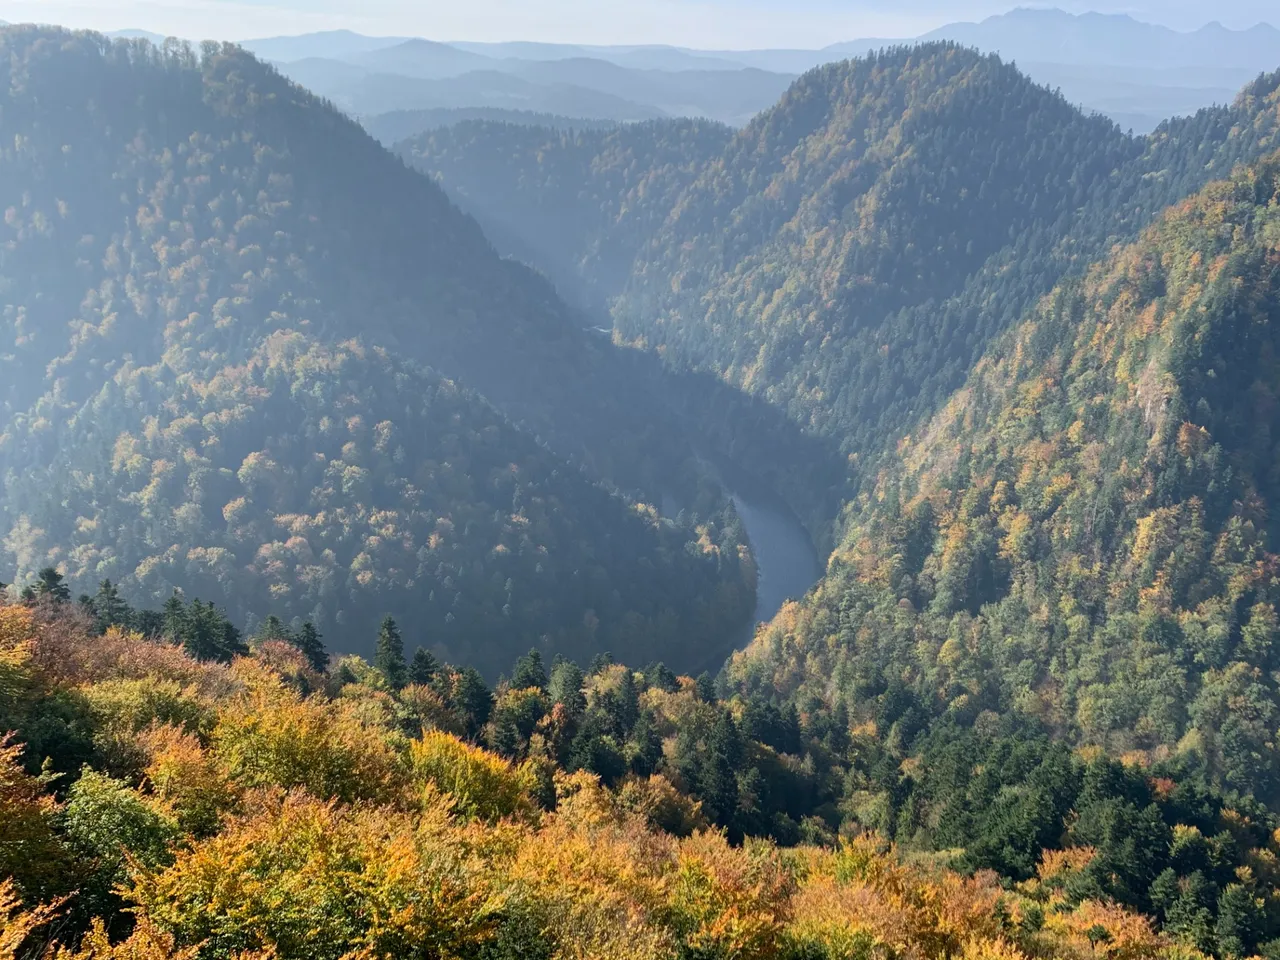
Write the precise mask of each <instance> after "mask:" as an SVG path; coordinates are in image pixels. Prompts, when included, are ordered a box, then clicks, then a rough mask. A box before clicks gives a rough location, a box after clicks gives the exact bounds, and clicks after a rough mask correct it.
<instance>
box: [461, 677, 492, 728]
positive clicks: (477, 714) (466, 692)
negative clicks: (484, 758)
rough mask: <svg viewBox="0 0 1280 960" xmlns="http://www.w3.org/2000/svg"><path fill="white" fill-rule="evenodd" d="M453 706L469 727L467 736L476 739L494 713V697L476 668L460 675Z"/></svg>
mask: <svg viewBox="0 0 1280 960" xmlns="http://www.w3.org/2000/svg"><path fill="white" fill-rule="evenodd" d="M453 706H454V708H455V709H456V710H457V711H458V713H460V714H461V715H462V718H463V721H464V723H465V724H466V726H467V736H469V737H472V738H474V737H476V736H477V735H478V734H479V733H480V729H481V728H482V727H483V726H484V725H485V724H486V723H488V722H489V714H490V713H492V712H493V695H492V694H491V693H489V688H488V686H486V685H485V682H484V678H483V677H482V676H480V672H479V671H478V670H476V668H475V667H467V669H465V670H463V671H462V673H460V674H458V681H457V684H456V685H455V686H454V689H453Z"/></svg>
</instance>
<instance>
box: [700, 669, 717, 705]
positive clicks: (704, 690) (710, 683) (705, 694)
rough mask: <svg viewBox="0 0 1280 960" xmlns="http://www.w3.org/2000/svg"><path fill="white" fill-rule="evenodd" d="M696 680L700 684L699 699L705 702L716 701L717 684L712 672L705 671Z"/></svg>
mask: <svg viewBox="0 0 1280 960" xmlns="http://www.w3.org/2000/svg"><path fill="white" fill-rule="evenodd" d="M695 682H696V683H697V685H698V699H699V700H701V701H702V702H703V703H715V702H716V684H715V681H714V680H712V679H711V674H709V673H707V672H706V671H703V673H702V674H701V675H699V677H698V679H697V681H695Z"/></svg>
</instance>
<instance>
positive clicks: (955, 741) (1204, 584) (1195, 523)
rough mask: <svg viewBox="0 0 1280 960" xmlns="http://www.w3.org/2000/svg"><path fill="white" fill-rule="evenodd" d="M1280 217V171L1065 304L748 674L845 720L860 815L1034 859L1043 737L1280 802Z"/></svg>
mask: <svg viewBox="0 0 1280 960" xmlns="http://www.w3.org/2000/svg"><path fill="white" fill-rule="evenodd" d="M1277 210H1280V159H1271V160H1268V161H1265V162H1263V163H1261V164H1260V165H1257V166H1254V167H1246V168H1242V169H1241V170H1240V171H1239V172H1238V173H1237V174H1235V175H1234V176H1233V177H1232V178H1231V179H1230V180H1229V181H1225V182H1222V183H1218V184H1215V185H1213V186H1211V187H1209V188H1207V189H1206V190H1205V191H1204V192H1203V193H1201V194H1199V195H1198V196H1197V197H1195V198H1194V199H1192V200H1190V201H1187V202H1185V203H1183V204H1181V205H1179V206H1178V207H1177V208H1175V209H1174V210H1173V211H1171V212H1170V213H1169V214H1168V215H1166V216H1165V217H1164V218H1162V219H1161V220H1160V222H1159V223H1158V224H1156V225H1155V226H1153V227H1152V228H1150V229H1149V230H1148V231H1147V232H1146V233H1145V234H1144V235H1143V237H1142V239H1141V240H1140V241H1139V242H1137V243H1136V244H1134V245H1131V246H1129V247H1126V248H1123V249H1121V250H1120V251H1118V252H1117V253H1116V254H1115V255H1114V256H1113V257H1111V258H1110V259H1108V260H1107V261H1106V262H1104V263H1102V264H1100V265H1098V266H1097V267H1095V268H1094V269H1092V270H1091V271H1090V272H1089V273H1088V275H1087V276H1086V277H1085V278H1083V279H1081V280H1078V281H1073V282H1070V283H1067V284H1065V285H1063V286H1062V287H1060V288H1059V289H1058V290H1056V291H1055V292H1054V293H1053V294H1052V295H1051V296H1049V297H1047V298H1046V299H1045V300H1044V301H1043V302H1042V303H1041V305H1040V306H1039V307H1038V308H1037V309H1036V310H1035V311H1034V313H1033V314H1032V315H1031V316H1030V317H1029V318H1028V319H1027V320H1026V321H1025V322H1024V323H1023V324H1022V325H1020V326H1019V327H1018V328H1016V329H1015V330H1014V331H1013V332H1012V333H1010V334H1009V335H1007V336H1006V337H1005V338H1004V339H1002V340H1001V341H1000V342H999V343H998V344H997V345H995V346H994V347H993V348H992V350H991V353H990V355H989V356H988V357H987V358H986V359H985V360H984V361H983V362H982V363H981V364H980V365H979V366H978V368H977V369H976V370H975V371H974V373H973V375H972V376H971V377H970V379H969V382H968V384H967V385H966V386H965V388H964V389H963V390H962V391H961V392H960V393H958V394H957V395H956V396H955V397H954V398H953V399H952V400H951V402H950V403H949V404H948V405H947V406H946V408H945V409H944V410H943V411H942V412H940V413H939V414H938V415H937V416H936V417H934V418H933V419H932V420H931V421H929V422H928V423H927V424H926V425H924V426H923V427H922V428H921V429H920V430H919V431H917V432H916V433H915V434H914V435H913V436H912V437H910V438H908V439H907V440H906V441H905V442H904V443H903V445H902V447H901V449H900V451H899V457H898V459H897V461H896V463H895V464H894V465H892V466H889V467H886V469H885V470H884V471H883V472H882V473H881V474H880V476H879V477H878V478H877V480H876V482H875V484H874V486H873V487H871V488H870V489H868V490H866V491H865V492H864V493H863V495H862V496H861V497H860V498H859V500H858V501H857V502H856V503H855V504H852V505H851V506H850V508H849V516H848V517H847V524H848V526H847V537H846V540H845V544H844V546H843V547H842V548H841V549H840V550H839V551H838V552H837V554H836V556H835V557H834V558H833V562H832V565H831V568H830V573H829V576H828V578H827V579H826V581H824V583H823V584H822V585H821V587H820V588H819V590H818V591H817V592H816V594H815V595H813V596H812V597H811V598H810V599H809V600H807V601H806V602H804V603H803V604H799V605H795V606H793V607H792V608H791V609H789V610H787V611H785V612H784V614H783V615H782V616H780V617H779V618H778V620H777V621H776V622H775V623H774V624H772V625H771V626H770V627H769V628H768V629H767V630H765V631H764V632H762V633H761V634H760V635H759V636H758V637H757V639H756V641H755V643H754V644H753V645H752V647H751V648H749V649H748V650H747V651H746V652H745V653H743V654H740V655H738V656H736V657H735V658H734V660H733V661H732V664H731V667H730V671H729V672H730V676H731V678H732V680H733V682H734V684H735V685H736V686H737V687H739V688H740V689H742V690H744V691H760V692H762V693H764V694H766V695H768V696H779V695H780V696H782V697H783V699H784V700H787V701H791V702H795V703H797V704H799V705H800V706H801V710H802V711H805V710H809V709H812V710H827V711H834V712H835V714H838V715H839V716H841V717H847V718H848V720H849V724H850V725H852V727H853V728H855V730H856V731H857V733H856V734H855V741H857V742H856V743H855V745H854V747H853V752H852V754H851V757H852V758H853V766H852V767H851V768H850V772H849V781H848V790H849V796H850V806H849V807H848V812H849V814H850V815H851V816H852V817H854V819H856V820H859V821H860V822H864V823H876V824H877V825H879V826H881V827H890V828H891V829H892V830H893V831H895V832H896V833H898V835H899V836H901V837H916V838H917V840H918V841H919V842H922V843H927V844H933V843H939V844H941V845H944V846H946V845H961V844H962V845H965V846H970V849H971V850H972V846H971V844H972V843H973V842H974V841H975V840H977V839H979V838H982V837H984V835H985V839H984V842H986V843H987V844H988V847H987V853H986V856H987V857H989V858H990V860H989V862H992V863H995V864H1000V865H1007V864H1008V863H1010V862H1016V861H1017V860H1018V859H1019V858H1022V863H1023V867H1022V869H1028V867H1027V863H1028V861H1027V860H1026V859H1025V857H1026V856H1028V853H1027V850H1028V849H1029V848H1035V846H1036V844H1037V843H1039V844H1042V843H1043V840H1044V838H1045V836H1057V835H1058V834H1059V833H1060V831H1061V829H1062V820H1061V816H1060V811H1061V810H1062V809H1065V808H1062V807H1060V806H1058V804H1059V803H1060V802H1061V796H1062V794H1061V791H1062V790H1063V789H1064V788H1063V787H1062V786H1061V784H1062V783H1063V781H1062V780H1061V779H1058V780H1057V782H1054V780H1053V778H1054V777H1058V776H1059V775H1058V774H1052V775H1051V774H1050V770H1049V769H1047V768H1043V767H1042V774H1036V775H1035V776H1034V777H1033V778H1032V783H1033V784H1034V786H1032V787H1030V788H1028V789H1029V792H1027V791H1023V792H1021V793H1009V794H1002V793H1001V788H1002V787H1003V789H1005V790H1011V789H1013V786H1014V784H1015V783H1019V782H1023V780H1024V778H1025V777H1027V776H1028V775H1029V773H1030V771H1032V770H1035V769H1036V768H1037V767H1041V766H1042V763H1045V762H1048V761H1046V760H1045V757H1046V753H1045V751H1046V749H1048V747H1047V740H1045V741H1044V742H1042V743H1041V744H1040V745H1039V746H1034V744H1035V743H1036V742H1037V741H1038V740H1040V739H1041V738H1052V739H1053V740H1056V741H1060V742H1062V743H1065V744H1067V745H1074V746H1080V747H1087V748H1091V749H1095V750H1102V751H1105V753H1106V754H1108V755H1111V756H1122V757H1126V758H1128V759H1129V760H1130V761H1135V762H1141V763H1142V764H1143V765H1144V766H1146V767H1147V768H1148V769H1154V771H1155V773H1154V775H1155V776H1157V777H1158V776H1160V775H1161V774H1160V771H1162V770H1163V771H1166V772H1167V773H1168V775H1169V776H1172V777H1176V778H1178V779H1183V778H1191V779H1194V780H1195V781H1196V782H1199V783H1201V784H1202V785H1203V789H1214V790H1218V791H1221V792H1223V793H1224V794H1229V795H1233V796H1237V797H1240V798H1247V800H1248V802H1259V803H1262V804H1265V805H1267V806H1268V807H1269V808H1271V809H1275V804H1276V803H1277V801H1280V752H1278V750H1277V745H1276V741H1275V728H1276V719H1275V709H1276V707H1275V705H1276V702H1277V699H1278V697H1277V691H1276V688H1275V686H1274V684H1275V669H1276V663H1275V657H1276V649H1277V648H1276V642H1277V640H1280V620H1278V619H1277V613H1276V610H1277V602H1278V601H1280V597H1278V596H1277V587H1278V585H1280V561H1278V560H1277V553H1276V551H1277V547H1278V546H1280V538H1278V536H1277V534H1278V533H1280V531H1278V530H1277V527H1276V523H1275V504H1276V501H1277V497H1280V446H1277V438H1276V436H1275V424H1276V398H1277V396H1278V395H1280V364H1278V362H1277V360H1278V358H1280V340H1278V339H1277V331H1280V323H1278V322H1277V321H1278V320H1280V314H1278V313H1277V309H1278V305H1280V286H1278V285H1277V284H1278V283H1280V220H1278V219H1277ZM1010 737H1012V738H1013V740H1012V741H1010V740H1005V746H1004V747H1002V748H1000V750H1003V751H1004V759H1002V760H1000V761H999V762H1000V763H1001V764H1010V763H1012V764H1014V766H1013V767H1008V766H1006V767H1005V769H1004V770H1003V772H1000V773H996V774H994V779H993V780H992V781H990V782H988V783H986V785H982V784H983V781H982V780H981V778H980V779H979V780H977V781H974V780H973V779H972V777H973V775H974V774H976V773H977V772H978V771H979V770H981V769H983V768H984V767H986V766H987V764H989V763H991V762H995V760H996V757H998V756H999V755H1000V750H996V752H995V753H994V754H993V753H992V752H991V751H993V750H995V747H994V746H993V744H996V743H999V742H1000V741H1001V740H1002V738H1010ZM1010 743H1019V744H1021V746H1019V747H1017V748H1016V749H1017V750H1019V751H1021V757H1020V758H1019V759H1016V760H1015V759H1014V758H1013V757H1011V756H1010V755H1009V751H1010V750H1013V749H1015V748H1014V747H1011V746H1009V744H1010ZM1049 753H1050V755H1051V754H1052V750H1050V751H1049ZM984 756H985V757H986V759H984ZM1054 762H1058V761H1054ZM1018 771H1021V772H1018ZM1042 775H1043V777H1047V778H1049V779H1041V777H1042ZM1002 778H1007V779H1002ZM978 790H982V791H994V792H986V793H981V792H975V791H978ZM1000 797H1003V798H1004V799H1003V800H1001V802H1000V803H998V804H997V806H996V808H995V809H994V811H992V810H991V809H990V808H989V807H984V803H988V804H989V803H990V802H991V801H992V800H994V799H997V798H1000ZM1137 799H1138V798H1137V797H1135V798H1134V802H1137ZM1069 806H1070V805H1068V808H1069ZM1141 806H1142V804H1141V803H1139V804H1138V809H1141ZM1135 822H1136V821H1135ZM1095 827H1096V829H1099V830H1101V829H1102V827H1101V826H1099V825H1095ZM1095 827H1090V828H1089V829H1090V830H1093V829H1095ZM1072 829H1073V832H1078V833H1081V834H1082V836H1083V837H1087V836H1089V834H1087V833H1084V832H1083V828H1080V830H1078V831H1077V830H1076V828H1072ZM1136 829H1137V828H1136V827H1135V826H1134V825H1133V824H1129V825H1128V826H1124V825H1121V824H1119V822H1118V821H1117V822H1116V823H1113V824H1112V825H1111V826H1110V827H1107V828H1106V830H1110V831H1111V833H1110V834H1106V831H1104V832H1103V833H1098V834H1094V835H1095V836H1096V837H1097V838H1098V842H1099V843H1100V844H1101V843H1103V842H1104V841H1103V839H1102V838H1103V836H1104V834H1105V835H1106V836H1109V837H1110V838H1111V839H1109V840H1106V841H1105V842H1106V843H1108V844H1109V843H1112V842H1120V841H1121V840H1123V839H1124V838H1125V836H1126V834H1127V833H1128V831H1130V830H1136ZM1174 839H1175V841H1176V840H1177V837H1176V836H1175V838H1174ZM1084 842H1086V843H1092V842H1093V841H1091V840H1085V841H1084ZM1002 844H1003V845H1004V846H1003V849H1002V847H1001V845H1002ZM1019 846H1021V847H1022V853H1021V854H1018V853H1017V850H1018V848H1019ZM980 862H981V861H980ZM1031 862H1033V861H1031ZM1158 874H1159V868H1158V867H1157V868H1156V869H1155V870H1148V872H1147V873H1146V874H1145V875H1144V877H1145V878H1144V879H1142V880H1141V883H1139V882H1138V879H1137V878H1131V879H1130V881H1129V882H1131V883H1133V884H1134V889H1133V890H1132V891H1131V893H1130V894H1129V896H1130V897H1131V898H1132V899H1131V901H1130V902H1135V903H1138V904H1143V903H1147V902H1150V903H1151V904H1155V903H1156V902H1157V899H1158V896H1157V895H1158V893H1159V891H1157V890H1156V889H1155V888H1154V887H1151V886H1149V885H1150V884H1153V883H1154V881H1155V879H1156V877H1157V876H1158ZM1161 895H1163V894H1161ZM1144 898H1147V899H1144ZM1253 946H1256V944H1251V945H1250V949H1252V948H1253Z"/></svg>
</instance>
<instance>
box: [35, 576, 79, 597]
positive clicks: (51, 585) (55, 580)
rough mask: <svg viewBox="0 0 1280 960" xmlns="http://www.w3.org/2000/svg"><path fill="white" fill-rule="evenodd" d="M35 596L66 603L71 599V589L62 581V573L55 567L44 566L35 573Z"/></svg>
mask: <svg viewBox="0 0 1280 960" xmlns="http://www.w3.org/2000/svg"><path fill="white" fill-rule="evenodd" d="M35 588H36V596H37V597H40V598H45V597H47V598H48V599H50V600H52V601H53V602H54V603H67V602H69V601H70V600H71V589H70V588H69V587H68V586H67V585H66V584H65V583H64V582H63V579H62V574H60V573H59V572H58V571H57V569H56V568H55V567H45V568H44V569H43V570H41V571H40V572H39V573H38V574H36V583H35Z"/></svg>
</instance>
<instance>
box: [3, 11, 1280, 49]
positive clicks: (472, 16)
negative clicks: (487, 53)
mask: <svg viewBox="0 0 1280 960" xmlns="http://www.w3.org/2000/svg"><path fill="white" fill-rule="evenodd" d="M1015 5H1018V4H1017V3H1016V0H1015V2H1010V0H358V2H355V0H0V20H7V21H9V22H14V23H17V22H28V21H35V22H40V23H59V24H63V25H65V26H70V27H86V28H90V29H95V30H119V29H126V28H138V29H145V30H150V31H153V32H155V33H162V34H167V35H174V36H181V37H186V38H189V39H205V38H209V39H217V40H248V39H253V38H257V37H268V36H277V35H281V34H297V33H307V32H311V31H315V30H333V29H340V28H346V29H350V30H356V31H358V32H360V33H367V34H374V35H380V36H423V37H428V38H430V39H433V40H478V41H497V40H539V41H558V42H564V43H600V44H608V43H616V44H641V43H670V44H675V45H679V46H691V47H702V48H704V49H751V48H761V47H773V48H777V47H797V48H818V47H824V46H827V45H828V44H831V43H837V42H840V41H844V40H855V39H860V38H865V37H880V38H908V37H914V36H916V35H918V34H921V33H924V32H926V31H928V30H931V29H933V28H934V27H938V26H942V25H943V24H945V23H952V22H954V21H957V20H978V19H981V18H983V17H985V16H990V15H992V14H995V13H1002V12H1005V11H1007V10H1009V9H1010V8H1011V7H1013V6H1015ZM1022 5H1024V6H1030V5H1037V6H1059V7H1061V8H1063V9H1066V10H1070V11H1072V12H1074V13H1083V12H1085V11H1087V10H1099V11H1102V12H1105V13H1128V14H1131V15H1132V16H1135V17H1137V18H1138V19H1141V20H1147V21H1150V22H1153V23H1163V24H1165V25H1167V26H1171V27H1173V28H1175V29H1179V30H1190V29H1194V28H1196V27H1199V26H1202V25H1203V24H1205V23H1207V22H1208V21H1210V20H1218V21H1220V22H1222V23H1224V24H1225V25H1226V26H1228V27H1232V28H1243V27H1248V26H1252V25H1253V24H1255V23H1257V22H1259V21H1267V20H1269V21H1270V22H1272V23H1275V24H1276V25H1278V26H1280V8H1278V7H1277V3H1276V0H1213V2H1212V3H1210V2H1208V0H1058V2H1056V3H1043V2H1041V3H1028V2H1025V0H1024V2H1023V3H1022Z"/></svg>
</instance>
